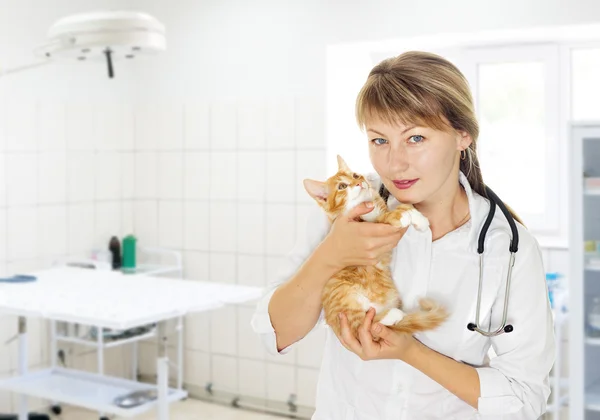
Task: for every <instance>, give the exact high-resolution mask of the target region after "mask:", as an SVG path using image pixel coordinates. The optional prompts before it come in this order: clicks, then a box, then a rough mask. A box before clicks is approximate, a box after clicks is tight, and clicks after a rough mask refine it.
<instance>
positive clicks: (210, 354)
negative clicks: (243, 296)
mask: <svg viewBox="0 0 600 420" xmlns="http://www.w3.org/2000/svg"><path fill="white" fill-rule="evenodd" d="M207 108H208V109H207V111H208V112H207V114H208V115H207V120H208V121H207V125H208V149H209V152H208V186H207V189H208V197H209V199H210V196H211V194H212V187H211V185H212V182H211V179H212V165H211V162H212V159H211V156H212V146H213V133H212V113H213V106H212V104H211V102H210V101H209V102H208V104H207ZM207 213H208V217H207V219H208V226H212V206H211V205H210V203H208V206H207ZM211 248H212V240H211V234H210V229H209V231H208V249H209V253H208V270H207V271H208V280H209V281H212V270H211V266H212V264H211V257H210V255H211V251H210V250H211ZM212 318H213V312H212V311H210V312H209V313H208V342H209V343H210V344H209V346H208V382H209V383H210V384H213V385H214V382H215V381H214V376H213V373H214V369H213V351H212V338H213V337H212Z"/></svg>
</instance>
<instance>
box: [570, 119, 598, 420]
mask: <svg viewBox="0 0 600 420" xmlns="http://www.w3.org/2000/svg"><path fill="white" fill-rule="evenodd" d="M568 150H569V153H570V160H569V161H570V172H569V173H570V185H569V191H570V193H569V194H570V198H569V201H570V206H569V207H570V209H571V211H570V214H569V216H568V217H569V219H570V227H571V228H570V244H569V249H570V255H571V261H570V267H571V273H570V284H569V295H570V304H569V318H570V322H569V323H570V325H569V334H570V337H569V354H570V357H569V364H570V374H569V378H570V380H569V382H570V386H569V406H570V408H569V418H571V419H574V420H575V419H577V420H578V419H582V420H600V338H598V337H593V335H594V334H591V333H590V329H589V325H588V316H587V314H588V313H589V311H590V309H591V307H592V302H593V299H594V297H600V193H599V191H600V187H596V186H595V184H598V185H600V182H599V183H596V182H595V181H600V121H597V122H586V123H575V124H573V125H572V126H571V128H570V144H569V148H568ZM594 178H598V179H597V180H595V179H594ZM564 217H567V216H566V215H565V216H564ZM587 241H596V242H597V244H598V247H597V249H598V250H599V251H596V252H587V251H586V247H585V244H586V242H587ZM591 245H592V243H591V242H588V246H590V247H591ZM590 249H591V248H590ZM596 259H597V261H598V262H595V260H596Z"/></svg>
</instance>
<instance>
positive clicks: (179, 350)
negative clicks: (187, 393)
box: [177, 316, 183, 389]
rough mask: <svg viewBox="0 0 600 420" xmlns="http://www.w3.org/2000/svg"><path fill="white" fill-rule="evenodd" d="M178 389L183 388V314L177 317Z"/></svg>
mask: <svg viewBox="0 0 600 420" xmlns="http://www.w3.org/2000/svg"><path fill="white" fill-rule="evenodd" d="M177 389H183V316H180V317H179V318H178V319H177Z"/></svg>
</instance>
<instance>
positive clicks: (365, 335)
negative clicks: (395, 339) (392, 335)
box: [358, 308, 375, 355]
mask: <svg viewBox="0 0 600 420" xmlns="http://www.w3.org/2000/svg"><path fill="white" fill-rule="evenodd" d="M374 317H375V310H374V309H373V308H371V309H369V310H368V311H367V314H366V316H365V319H364V321H363V324H362V326H361V327H360V328H359V329H358V337H359V340H360V343H361V345H362V349H363V352H364V354H365V355H372V354H374V350H375V342H374V341H373V336H372V335H371V325H372V323H373V318H374Z"/></svg>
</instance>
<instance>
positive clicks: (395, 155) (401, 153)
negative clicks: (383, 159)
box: [388, 146, 408, 171]
mask: <svg viewBox="0 0 600 420" xmlns="http://www.w3.org/2000/svg"><path fill="white" fill-rule="evenodd" d="M407 157H408V156H407V154H406V150H405V149H404V147H402V146H398V147H393V148H391V150H390V153H389V155H388V158H389V161H388V166H389V168H390V169H391V170H397V171H403V170H405V169H406V168H407V167H408V159H407Z"/></svg>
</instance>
